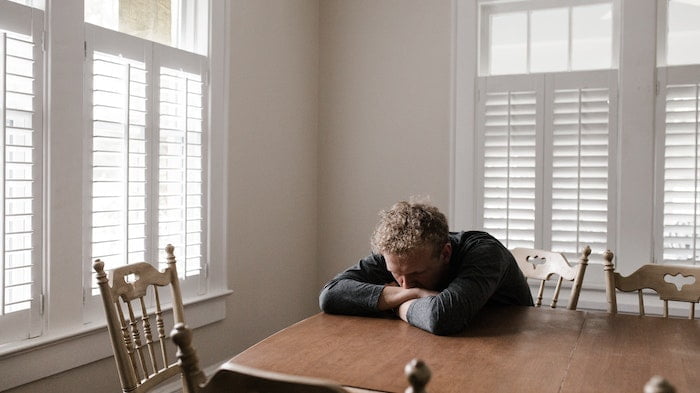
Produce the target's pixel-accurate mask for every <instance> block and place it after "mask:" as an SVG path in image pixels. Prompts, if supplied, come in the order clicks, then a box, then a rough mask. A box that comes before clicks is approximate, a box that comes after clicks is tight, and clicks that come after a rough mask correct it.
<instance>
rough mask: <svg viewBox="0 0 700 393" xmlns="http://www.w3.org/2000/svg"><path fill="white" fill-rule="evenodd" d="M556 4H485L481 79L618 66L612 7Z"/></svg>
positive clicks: (605, 4)
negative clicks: (616, 62) (614, 49)
mask: <svg viewBox="0 0 700 393" xmlns="http://www.w3.org/2000/svg"><path fill="white" fill-rule="evenodd" d="M551 4H552V3H551V2H544V1H521V2H514V3H509V4H498V3H495V4H493V3H484V4H482V5H481V7H480V20H481V37H480V44H481V45H480V48H481V53H480V75H505V74H527V73H533V72H556V71H577V70H595V69H609V68H611V67H613V59H614V57H613V7H612V2H611V1H610V0H607V1H596V0H592V1H591V0H589V1H584V2H572V1H562V2H559V3H557V4H561V6H557V7H556V8H552V5H551Z"/></svg>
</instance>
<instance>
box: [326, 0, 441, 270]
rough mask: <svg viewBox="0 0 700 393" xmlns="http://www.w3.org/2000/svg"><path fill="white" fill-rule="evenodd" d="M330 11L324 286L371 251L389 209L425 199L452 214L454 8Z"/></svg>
mask: <svg viewBox="0 0 700 393" xmlns="http://www.w3.org/2000/svg"><path fill="white" fill-rule="evenodd" d="M320 4H321V5H320V14H321V22H320V23H321V38H320V48H321V49H320V54H321V74H320V86H321V91H320V112H319V115H320V117H319V133H320V137H319V226H318V227H319V229H320V231H319V240H318V243H319V264H320V265H319V281H320V282H323V281H326V280H328V279H329V278H330V277H332V276H333V274H335V273H337V272H338V271H339V270H341V269H343V268H344V267H346V266H349V265H350V264H353V263H355V262H356V261H357V259H359V258H360V257H362V256H364V255H365V254H366V253H367V252H368V251H369V236H370V233H371V231H372V229H373V228H374V225H375V222H376V219H377V212H378V211H379V210H380V209H383V208H386V207H388V206H390V205H391V204H392V203H393V202H395V201H397V200H399V199H405V198H409V197H410V196H411V195H422V196H430V198H431V199H432V201H433V202H434V203H435V204H437V205H438V206H439V207H440V208H441V209H442V210H443V211H445V213H447V207H448V206H447V203H448V199H449V195H448V194H449V170H450V166H449V163H450V157H449V151H450V149H449V147H450V132H451V131H450V124H451V123H450V102H451V101H450V83H451V79H450V72H451V71H450V69H451V67H450V62H451V60H450V59H451V57H450V56H451V55H450V53H451V44H450V42H451V29H452V27H451V22H452V16H451V15H452V13H451V12H452V3H451V2H450V1H447V0H444V1H423V0H400V1H399V0H393V1H390V0H384V1H376V0H354V1H344V0H324V1H321V3H320Z"/></svg>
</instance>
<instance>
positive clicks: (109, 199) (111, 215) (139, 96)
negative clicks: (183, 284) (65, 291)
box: [91, 51, 147, 294]
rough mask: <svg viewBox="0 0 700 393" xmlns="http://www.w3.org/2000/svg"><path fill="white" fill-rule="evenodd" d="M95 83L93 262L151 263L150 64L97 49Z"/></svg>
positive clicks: (93, 80)
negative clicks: (148, 191) (148, 211)
mask: <svg viewBox="0 0 700 393" xmlns="http://www.w3.org/2000/svg"><path fill="white" fill-rule="evenodd" d="M92 83H93V85H92V89H93V90H92V98H93V102H92V168H91V170H92V195H91V197H92V222H91V226H92V242H91V247H92V248H91V249H92V259H93V260H94V259H98V258H99V259H102V260H103V261H104V262H105V269H112V268H114V267H116V266H120V265H123V264H125V263H132V262H138V261H143V260H145V259H146V240H145V236H146V216H147V215H146V189H147V185H146V169H147V168H146V166H147V165H146V163H147V159H146V157H147V155H146V105H147V98H146V86H147V81H146V69H145V64H144V63H142V62H138V61H132V60H128V59H125V58H123V57H121V56H113V55H109V54H106V53H102V52H97V51H95V52H94V53H93V78H92ZM93 274H94V273H93ZM93 286H94V281H93ZM96 290H97V289H96V287H93V294H96V293H97V292H96Z"/></svg>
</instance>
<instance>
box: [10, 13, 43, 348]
mask: <svg viewBox="0 0 700 393" xmlns="http://www.w3.org/2000/svg"><path fill="white" fill-rule="evenodd" d="M0 11H2V12H1V15H0V125H1V126H2V131H3V138H2V141H1V143H0V160H1V161H2V171H0V181H1V182H2V188H1V189H0V212H1V215H2V217H3V218H2V221H1V223H0V228H1V231H2V232H1V233H2V242H0V255H1V256H2V262H1V263H0V287H1V289H2V291H1V292H0V344H1V343H3V342H7V341H11V340H15V339H21V338H27V337H30V336H33V335H36V334H38V333H39V331H40V325H39V320H40V313H41V309H40V308H41V274H42V267H41V255H42V248H41V244H42V236H41V224H42V214H41V213H42V211H41V206H42V200H41V198H42V180H41V170H42V165H43V164H42V154H43V149H42V145H41V141H42V105H41V104H42V98H41V97H42V93H41V86H42V82H41V76H42V72H43V71H42V69H43V60H42V50H41V47H40V45H38V44H37V42H36V37H40V36H41V34H40V33H39V31H40V28H41V26H42V24H41V21H42V19H43V13H42V12H40V11H36V10H31V9H29V8H26V7H21V6H17V5H10V4H7V5H3V7H2V9H0Z"/></svg>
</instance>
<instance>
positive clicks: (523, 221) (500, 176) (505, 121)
mask: <svg viewBox="0 0 700 393" xmlns="http://www.w3.org/2000/svg"><path fill="white" fill-rule="evenodd" d="M535 173H536V95H535V92H532V91H525V92H494V93H488V94H487V95H486V102H485V113H484V174H483V175H484V195H483V197H484V199H483V201H484V206H483V208H484V213H483V217H484V223H483V226H484V229H486V230H487V231H488V232H490V233H491V234H492V235H494V236H495V237H496V238H498V239H499V240H501V241H502V242H503V243H504V244H505V245H506V247H508V248H514V247H529V248H533V247H534V246H535V185H536V184H535Z"/></svg>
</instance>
